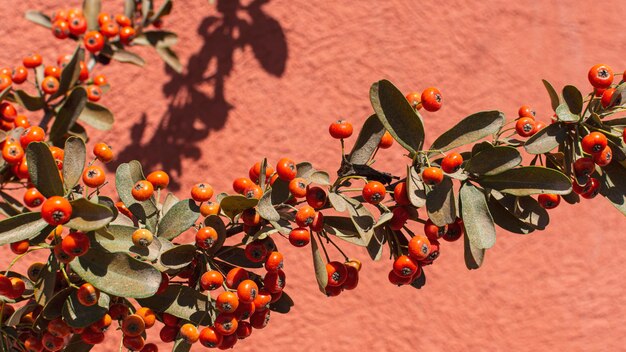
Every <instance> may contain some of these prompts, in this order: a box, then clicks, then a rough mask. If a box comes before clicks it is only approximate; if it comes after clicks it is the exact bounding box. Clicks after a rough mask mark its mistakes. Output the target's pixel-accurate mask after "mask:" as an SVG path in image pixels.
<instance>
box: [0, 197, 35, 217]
mask: <svg viewBox="0 0 626 352" xmlns="http://www.w3.org/2000/svg"><path fill="white" fill-rule="evenodd" d="M0 197H2V199H3V200H4V201H5V203H2V204H3V205H2V210H3V211H5V212H6V213H9V214H10V215H8V216H7V217H9V216H15V215H18V214H22V213H28V212H29V211H30V210H29V209H28V208H26V207H25V206H24V205H22V203H21V202H20V201H19V200H17V199H15V198H13V197H11V196H10V195H9V194H7V193H5V192H3V191H1V190H0Z"/></svg>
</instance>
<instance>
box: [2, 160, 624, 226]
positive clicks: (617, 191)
mask: <svg viewBox="0 0 626 352" xmlns="http://www.w3.org/2000/svg"><path fill="white" fill-rule="evenodd" d="M602 171H604V172H603V174H602V178H601V182H602V185H601V187H600V194H602V195H603V196H604V197H605V198H606V199H607V200H608V201H609V202H611V204H613V206H614V207H615V208H616V209H617V210H619V211H620V212H622V214H624V215H626V169H624V166H622V165H621V164H619V163H618V162H617V161H615V160H613V162H611V163H610V164H609V165H607V166H604V167H603V168H602ZM0 236H1V235H0Z"/></svg>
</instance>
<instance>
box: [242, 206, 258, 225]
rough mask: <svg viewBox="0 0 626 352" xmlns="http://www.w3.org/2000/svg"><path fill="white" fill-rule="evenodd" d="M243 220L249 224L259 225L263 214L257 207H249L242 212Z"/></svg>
mask: <svg viewBox="0 0 626 352" xmlns="http://www.w3.org/2000/svg"><path fill="white" fill-rule="evenodd" d="M241 221H243V223H244V224H245V225H248V226H257V225H258V224H260V223H261V215H259V212H258V211H256V209H255V208H249V209H246V210H244V211H243V212H242V213H241Z"/></svg>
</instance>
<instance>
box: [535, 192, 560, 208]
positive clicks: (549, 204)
mask: <svg viewBox="0 0 626 352" xmlns="http://www.w3.org/2000/svg"><path fill="white" fill-rule="evenodd" d="M537 200H538V201H539V205H541V206H542V207H543V208H545V209H552V208H556V207H557V206H558V205H559V203H561V196H560V195H558V194H549V193H547V194H540V195H539V197H537Z"/></svg>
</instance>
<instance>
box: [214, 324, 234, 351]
mask: <svg viewBox="0 0 626 352" xmlns="http://www.w3.org/2000/svg"><path fill="white" fill-rule="evenodd" d="M237 328H239V327H237ZM237 341H239V339H238V338H237V334H232V335H227V336H223V337H222V343H220V345H219V346H217V348H219V349H221V350H228V349H231V348H233V347H234V346H235V345H236V344H237Z"/></svg>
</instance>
